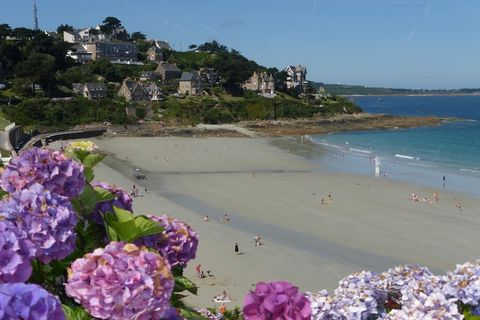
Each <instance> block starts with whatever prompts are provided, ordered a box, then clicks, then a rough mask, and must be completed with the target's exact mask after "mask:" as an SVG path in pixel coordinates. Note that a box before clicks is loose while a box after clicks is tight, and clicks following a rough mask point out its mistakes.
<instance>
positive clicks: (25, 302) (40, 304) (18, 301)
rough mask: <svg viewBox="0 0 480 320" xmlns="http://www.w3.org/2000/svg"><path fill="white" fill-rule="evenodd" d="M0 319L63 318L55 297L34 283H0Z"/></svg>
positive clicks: (48, 319)
mask: <svg viewBox="0 0 480 320" xmlns="http://www.w3.org/2000/svg"><path fill="white" fill-rule="evenodd" d="M0 319H5V320H15V319H22V320H63V319H65V315H64V313H63V310H62V305H61V304H60V301H59V300H58V298H57V297H55V296H53V295H51V294H50V293H48V292H47V291H45V289H43V288H42V287H40V286H38V285H36V284H24V283H3V284H0Z"/></svg>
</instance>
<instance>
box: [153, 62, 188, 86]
mask: <svg viewBox="0 0 480 320" xmlns="http://www.w3.org/2000/svg"><path fill="white" fill-rule="evenodd" d="M155 72H156V73H158V74H159V75H160V76H161V77H162V80H163V81H164V82H168V81H171V80H174V79H179V78H180V77H181V76H182V72H181V71H180V69H178V67H177V66H176V65H175V64H171V63H166V62H160V63H159V64H158V66H157V69H155Z"/></svg>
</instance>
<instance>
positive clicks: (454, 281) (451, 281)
mask: <svg viewBox="0 0 480 320" xmlns="http://www.w3.org/2000/svg"><path fill="white" fill-rule="evenodd" d="M446 282H447V283H446V284H445V288H444V291H445V292H446V293H447V294H448V295H450V296H452V297H455V298H457V299H458V300H461V301H462V302H463V303H464V304H468V305H470V306H478V305H479V304H480V260H477V261H476V262H475V263H471V262H466V263H464V264H462V265H457V267H456V269H455V271H453V272H449V273H448V274H447V277H446Z"/></svg>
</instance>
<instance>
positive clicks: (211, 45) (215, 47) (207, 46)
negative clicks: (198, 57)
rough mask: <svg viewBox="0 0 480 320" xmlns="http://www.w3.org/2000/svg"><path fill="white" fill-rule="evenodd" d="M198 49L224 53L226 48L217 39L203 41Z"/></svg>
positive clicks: (226, 50)
mask: <svg viewBox="0 0 480 320" xmlns="http://www.w3.org/2000/svg"><path fill="white" fill-rule="evenodd" d="M198 51H205V52H212V53H226V52H228V48H227V47H226V46H224V45H222V44H220V43H218V42H217V41H215V40H213V41H212V42H205V43H204V44H201V45H199V46H198Z"/></svg>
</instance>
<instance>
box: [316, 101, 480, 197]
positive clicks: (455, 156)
mask: <svg viewBox="0 0 480 320" xmlns="http://www.w3.org/2000/svg"><path fill="white" fill-rule="evenodd" d="M350 99H352V100H353V101H354V102H355V103H357V104H358V105H360V106H361V107H362V108H363V110H364V111H365V112H369V113H387V114H394V115H410V116H437V117H442V118H444V119H445V120H443V121H442V123H441V124H440V125H439V126H425V127H417V128H412V129H393V130H375V131H359V132H347V133H335V134H329V135H315V136H312V137H309V139H310V140H311V141H312V142H314V143H316V144H321V145H323V146H325V147H326V148H328V149H330V150H331V151H332V152H331V153H330V156H327V157H324V158H322V159H321V160H320V161H322V162H323V163H325V164H328V165H329V167H330V168H331V169H332V170H341V171H344V170H347V171H351V172H355V173H361V174H373V172H374V169H373V166H374V165H373V163H374V161H373V160H372V158H373V156H377V157H379V159H380V162H381V177H383V178H392V179H398V180H404V181H409V182H415V183H421V184H424V185H428V186H432V187H442V188H443V176H445V185H446V188H447V189H449V190H451V191H462V192H468V193H470V194H474V195H477V196H480V96H384V97H378V96H375V97H374V96H365V97H351V98H350Z"/></svg>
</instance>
